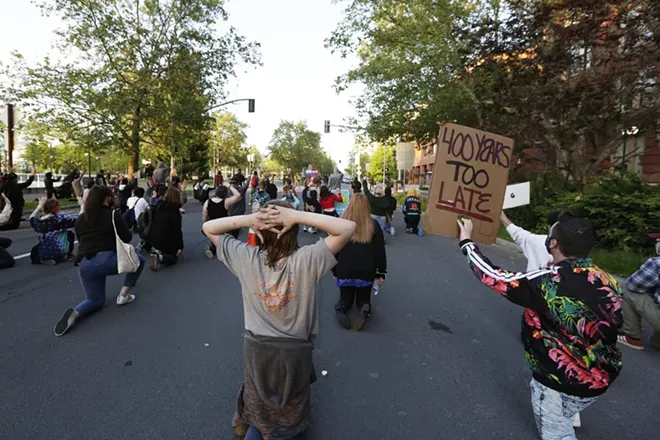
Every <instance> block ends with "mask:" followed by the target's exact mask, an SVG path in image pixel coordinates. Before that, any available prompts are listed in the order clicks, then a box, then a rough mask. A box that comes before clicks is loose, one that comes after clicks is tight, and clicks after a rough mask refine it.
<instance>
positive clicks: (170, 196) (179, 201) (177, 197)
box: [163, 186, 183, 207]
mask: <svg viewBox="0 0 660 440" xmlns="http://www.w3.org/2000/svg"><path fill="white" fill-rule="evenodd" d="M163 201H164V202H167V203H171V204H172V205H176V206H178V207H182V206H183V197H181V191H179V189H178V188H176V187H174V186H170V187H169V188H167V191H165V196H164V197H163Z"/></svg>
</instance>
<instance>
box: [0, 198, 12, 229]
mask: <svg viewBox="0 0 660 440" xmlns="http://www.w3.org/2000/svg"><path fill="white" fill-rule="evenodd" d="M2 198H3V199H4V202H5V203H4V208H2V212H0V226H2V225H4V224H6V223H7V222H8V221H9V218H10V217H11V213H12V211H13V209H12V207H11V202H10V201H9V199H8V198H7V196H6V195H4V194H2Z"/></svg>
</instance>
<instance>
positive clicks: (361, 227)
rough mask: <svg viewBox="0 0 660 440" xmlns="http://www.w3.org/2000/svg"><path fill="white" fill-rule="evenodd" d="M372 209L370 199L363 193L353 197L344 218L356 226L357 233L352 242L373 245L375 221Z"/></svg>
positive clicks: (354, 234)
mask: <svg viewBox="0 0 660 440" xmlns="http://www.w3.org/2000/svg"><path fill="white" fill-rule="evenodd" d="M370 212H371V208H369V199H367V196H365V195H364V194H362V193H355V194H353V195H352V196H351V200H350V202H348V206H347V207H346V211H344V214H343V215H342V218H344V219H346V220H351V221H354V222H355V224H356V226H357V227H356V228H355V232H354V233H353V237H351V241H354V242H356V243H371V240H372V239H373V235H374V221H373V219H372V218H371V214H370Z"/></svg>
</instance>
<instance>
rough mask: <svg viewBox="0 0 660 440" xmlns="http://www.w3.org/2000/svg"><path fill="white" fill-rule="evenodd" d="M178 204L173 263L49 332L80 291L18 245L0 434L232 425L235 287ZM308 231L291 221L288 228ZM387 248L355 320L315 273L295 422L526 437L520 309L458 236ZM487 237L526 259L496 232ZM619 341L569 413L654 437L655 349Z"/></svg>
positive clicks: (597, 426)
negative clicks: (613, 374)
mask: <svg viewBox="0 0 660 440" xmlns="http://www.w3.org/2000/svg"><path fill="white" fill-rule="evenodd" d="M187 210H188V212H187V214H186V215H185V217H184V241H185V257H184V259H183V261H182V262H181V264H179V265H177V266H175V267H171V268H167V269H164V270H162V271H161V272H159V273H151V272H150V271H149V270H148V269H147V270H146V271H145V272H144V273H143V275H142V278H141V279H140V281H139V283H138V286H137V287H136V289H135V291H134V292H135V294H136V295H137V300H136V302H135V303H133V304H131V305H129V306H126V307H121V308H120V307H117V306H115V305H114V298H115V296H116V294H117V293H118V291H119V288H120V284H121V278H120V277H112V278H109V279H108V283H107V289H108V293H107V296H108V304H107V306H106V308H105V309H104V310H102V311H101V312H99V313H98V314H96V315H94V316H92V317H90V318H89V319H87V320H85V321H83V322H81V323H80V324H79V325H77V326H76V327H75V328H74V329H73V330H72V331H71V332H69V333H68V334H67V335H65V336H64V337H62V338H56V337H54V336H53V333H52V328H53V325H54V324H55V322H56V321H57V319H58V318H59V317H60V316H61V314H62V312H63V311H64V309H66V308H67V307H72V306H75V305H76V304H77V303H78V302H79V301H80V300H81V299H82V298H83V292H82V289H81V287H80V283H79V281H78V278H77V271H76V269H75V268H74V267H73V266H71V265H70V264H63V265H59V266H55V267H46V266H31V265H30V264H29V260H28V259H21V260H19V262H18V264H17V266H16V267H15V268H13V269H10V270H3V271H1V272H0V323H1V327H0V331H1V336H0V390H1V392H0V438H1V439H12V440H13V439H40V440H41V439H58V440H65V439H72V440H79V439H98V440H102V439H113V440H118V439H231V438H233V437H232V431H231V427H230V422H231V416H232V413H233V404H234V398H235V395H236V392H237V390H238V386H239V383H240V381H241V379H242V359H241V357H242V343H241V331H242V322H243V321H242V320H243V315H242V304H241V296H240V290H239V289H240V287H239V283H238V281H237V280H236V279H235V278H234V277H233V275H231V274H230V273H229V271H228V270H227V269H226V268H225V267H224V266H223V265H222V264H221V263H219V262H218V261H216V260H213V261H210V260H207V259H206V258H205V257H204V247H205V240H204V238H203V237H202V235H201V233H200V228H201V214H200V211H201V208H200V206H199V205H197V204H196V202H195V201H194V200H190V201H189V203H188V205H187ZM395 225H396V226H397V229H398V231H400V232H402V231H403V225H402V222H401V218H400V217H399V218H398V219H396V220H395ZM3 235H6V236H9V237H11V238H13V239H15V240H16V245H15V247H14V248H13V249H12V252H13V253H14V254H21V253H24V252H28V251H29V248H30V246H31V245H32V244H33V242H34V238H33V235H32V232H30V231H26V230H19V231H13V232H9V233H5V234H3ZM316 239H317V237H315V236H310V235H308V234H303V233H302V232H301V235H300V241H301V244H309V243H312V242H313V241H314V240H316ZM387 251H388V264H389V278H388V281H387V283H386V284H385V285H384V286H383V288H382V289H381V293H380V294H379V295H378V296H377V297H375V298H374V301H373V309H374V313H373V315H372V319H371V320H370V321H369V322H368V323H367V326H366V327H365V329H364V330H363V331H362V332H360V333H356V332H353V331H346V330H344V329H342V328H340V327H339V325H338V324H337V323H336V320H335V316H334V310H333V305H334V303H335V301H336V300H337V296H338V292H337V289H336V288H335V287H334V285H333V279H332V277H331V276H327V277H326V278H325V279H324V280H323V281H322V282H321V284H320V287H319V289H320V295H319V296H320V334H319V338H318V341H317V350H316V355H315V362H316V367H317V370H318V371H320V370H327V371H328V375H327V376H324V377H323V376H319V381H318V382H317V383H316V384H315V385H314V386H313V403H312V404H313V417H314V421H313V427H312V429H311V432H310V433H309V438H310V439H314V440H331V439H332V440H336V439H340V440H353V439H355V440H357V439H368V440H371V439H373V440H380V439H393V440H394V439H422V440H423V439H426V440H436V439H456V440H466V439H536V438H537V434H536V428H535V425H534V419H533V416H532V412H531V408H530V403H529V394H530V391H529V386H528V384H529V380H530V373H529V371H528V370H527V369H526V368H525V365H524V358H523V351H522V346H521V343H520V341H519V334H520V316H521V309H520V308H518V307H516V306H514V305H513V304H510V303H508V302H507V301H506V300H504V299H503V298H501V297H499V296H498V295H497V294H496V293H495V292H493V291H490V290H488V289H486V288H485V287H482V286H481V285H480V283H479V282H478V281H477V280H476V279H475V278H474V277H473V276H472V275H471V273H470V272H469V271H468V268H467V265H466V264H465V261H464V258H463V256H462V255H461V254H460V252H459V250H458V247H457V245H456V240H450V239H446V238H443V237H436V236H426V237H423V238H420V237H417V236H410V235H405V234H401V235H397V236H395V237H392V238H391V239H389V244H388V247H387ZM486 253H487V254H488V255H489V256H491V257H492V259H493V261H495V262H497V263H499V264H501V265H506V266H513V267H518V268H522V267H524V262H523V261H522V259H521V258H520V256H519V255H515V254H512V253H510V252H509V251H506V250H503V249H501V248H489V249H487V250H486ZM430 321H433V322H435V323H440V324H442V325H444V326H447V327H449V329H450V330H451V333H450V332H447V331H444V330H434V329H433V328H432V327H431V326H430V324H429V322H430ZM435 327H436V328H437V327H438V326H437V325H435ZM624 356H625V357H624V370H623V373H622V375H621V376H620V378H619V379H618V381H617V382H616V383H615V384H614V385H613V387H612V388H611V390H610V391H609V392H608V393H607V394H606V395H604V396H603V397H602V398H601V399H600V400H599V401H598V402H597V403H596V404H595V405H593V406H592V407H590V408H588V409H587V410H585V411H584V413H583V414H582V422H583V426H584V427H583V428H582V429H580V430H578V437H579V438H580V440H602V439H636V440H644V439H649V440H650V439H656V438H658V413H659V411H660V397H659V396H660V385H659V383H658V381H657V378H658V377H660V354H659V353H654V352H651V351H647V352H639V353H638V352H633V351H631V350H628V349H625V348H624Z"/></svg>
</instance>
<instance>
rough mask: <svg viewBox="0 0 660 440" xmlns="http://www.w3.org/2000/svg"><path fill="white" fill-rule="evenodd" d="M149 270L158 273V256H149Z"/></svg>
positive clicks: (154, 254)
mask: <svg viewBox="0 0 660 440" xmlns="http://www.w3.org/2000/svg"><path fill="white" fill-rule="evenodd" d="M149 269H151V270H153V271H154V272H158V270H159V269H160V258H159V256H158V254H156V253H153V254H151V258H150V259H149Z"/></svg>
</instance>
